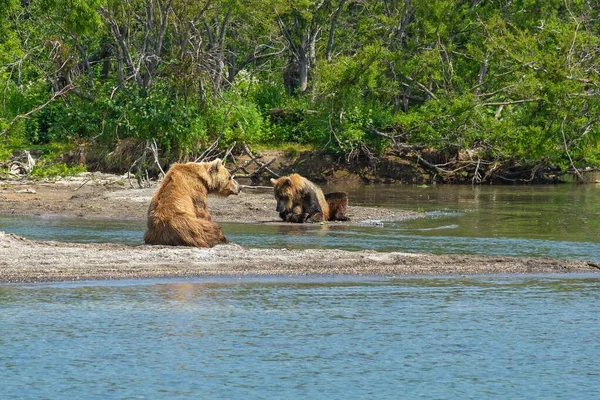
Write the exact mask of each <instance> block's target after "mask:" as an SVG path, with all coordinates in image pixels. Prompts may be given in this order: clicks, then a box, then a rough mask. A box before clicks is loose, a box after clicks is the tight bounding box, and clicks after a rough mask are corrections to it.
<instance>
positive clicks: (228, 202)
mask: <svg viewBox="0 0 600 400" xmlns="http://www.w3.org/2000/svg"><path fill="white" fill-rule="evenodd" d="M154 189H155V188H153V187H152V188H145V189H138V188H133V187H130V184H129V182H128V181H127V180H126V179H123V178H118V177H107V176H100V177H98V176H96V177H94V176H92V177H90V176H89V175H88V176H84V177H80V178H77V179H71V180H70V181H61V182H50V183H48V182H47V183H44V182H35V183H34V182H26V183H23V182H18V183H8V182H5V183H4V184H1V185H0V214H2V215H30V216H41V217H42V216H43V217H77V218H101V219H131V220H144V219H145V216H146V210H147V207H148V203H149V202H150V197H151V196H152V193H153V192H154ZM350 201H351V199H350ZM208 207H209V211H210V212H211V214H212V216H213V219H214V220H216V221H222V222H225V221H235V222H248V223H250V222H252V223H256V222H262V223H268V224H280V223H282V222H280V221H278V219H277V213H276V212H275V210H274V209H275V199H274V197H273V195H272V191H270V190H268V189H246V190H245V191H244V192H242V194H240V195H239V196H231V197H228V198H219V197H210V198H209V202H208ZM348 214H349V216H350V217H351V218H352V221H350V222H344V223H343V224H356V223H361V222H364V221H373V220H385V219H397V218H414V217H418V216H419V215H418V214H415V213H412V212H404V211H398V210H390V209H385V208H379V207H356V206H352V204H351V203H350V207H349V213H348ZM579 272H582V273H600V266H599V265H597V264H595V263H592V262H586V261H574V260H554V259H546V258H513V257H491V256H490V257H487V256H472V255H431V254H414V253H410V254H409V253H398V252H375V251H345V250H314V249H307V250H289V249H249V248H245V247H242V246H239V245H236V244H226V245H220V246H216V247H214V248H210V249H203V248H187V247H169V246H147V245H141V246H131V245H123V244H118V243H114V244H76V243H62V242H52V241H32V240H27V239H24V238H21V237H18V236H15V235H12V234H6V233H2V232H0V282H50V281H73V280H96V279H131V278H157V277H192V276H206V275H209V276H210V275H307V274H311V275H312V274H317V275H387V276H396V275H398V276H400V275H448V274H449V275H471V274H512V273H579Z"/></svg>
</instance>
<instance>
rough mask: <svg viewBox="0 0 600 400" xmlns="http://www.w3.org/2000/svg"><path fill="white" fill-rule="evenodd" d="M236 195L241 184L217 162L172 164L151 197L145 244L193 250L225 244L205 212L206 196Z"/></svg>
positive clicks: (220, 162) (218, 229) (217, 160)
mask: <svg viewBox="0 0 600 400" xmlns="http://www.w3.org/2000/svg"><path fill="white" fill-rule="evenodd" d="M239 192H240V185H239V184H238V183H237V182H236V181H235V180H234V179H233V177H232V176H231V174H230V173H229V171H228V170H227V169H226V168H225V167H224V166H223V163H222V161H221V160H220V159H216V160H214V161H213V162H201V163H195V162H188V163H185V164H179V163H175V164H173V165H172V166H171V168H170V169H169V171H168V172H167V174H166V175H165V177H164V179H163V181H162V183H161V184H160V186H159V188H158V189H157V190H156V192H155V193H154V195H153V196H152V201H151V202H150V207H149V208H148V229H147V230H146V233H145V234H144V242H146V243H147V244H163V245H170V246H196V247H212V246H214V245H216V244H219V243H226V242H227V239H225V236H224V235H223V232H222V231H221V227H220V226H219V224H217V223H216V222H213V221H212V219H211V217H210V214H209V213H208V210H207V208H206V197H207V195H208V194H217V195H220V196H229V195H232V194H238V193H239Z"/></svg>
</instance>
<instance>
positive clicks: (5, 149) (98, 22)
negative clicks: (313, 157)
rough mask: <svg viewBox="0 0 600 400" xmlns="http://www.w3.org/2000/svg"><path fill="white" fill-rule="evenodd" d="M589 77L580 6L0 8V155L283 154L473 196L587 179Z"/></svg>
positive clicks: (41, 2) (545, 2) (587, 13)
mask: <svg viewBox="0 0 600 400" xmlns="http://www.w3.org/2000/svg"><path fill="white" fill-rule="evenodd" d="M599 60H600V7H598V6H597V4H596V2H594V1H586V0H518V1H514V0H492V1H481V0H472V1H460V0H400V1H398V0H318V1H314V0H300V1H294V2H288V1H282V0H274V1H270V2H263V1H259V0H248V1H239V0H202V1H190V0H123V1H121V0H119V1H115V0H28V1H25V0H21V1H18V0H0V88H1V89H2V90H0V147H1V148H0V154H1V155H4V156H5V155H7V154H10V151H11V150H12V149H13V148H17V147H18V148H23V146H27V145H29V146H47V145H51V144H57V143H63V144H71V145H73V144H81V143H93V144H94V145H101V146H104V147H105V148H106V149H114V148H115V147H116V145H117V143H118V142H119V141H121V140H123V139H133V140H138V141H141V142H143V141H151V140H155V141H156V143H157V145H158V147H159V149H160V152H161V155H163V156H164V157H166V159H167V160H175V159H182V158H190V157H193V156H194V155H197V154H201V153H202V151H203V150H204V149H206V148H207V147H208V146H210V145H211V144H213V143H214V142H215V141H217V140H218V145H219V146H220V147H221V148H222V149H226V148H229V147H230V146H232V145H234V144H235V143H241V142H245V143H247V144H249V145H253V146H258V147H261V148H265V147H273V148H282V147H285V146H286V144H288V143H289V144H292V145H295V146H308V147H310V148H314V149H326V150H328V151H331V152H335V153H341V154H344V155H346V159H348V160H350V161H353V160H358V159H359V158H360V157H361V156H364V155H365V154H366V155H368V156H369V157H370V159H371V160H373V159H377V158H378V157H380V156H381V155H383V154H384V153H386V152H393V153H394V154H396V155H401V156H405V157H408V158H410V159H411V160H413V161H415V162H423V163H424V165H426V166H428V167H429V168H433V169H434V170H436V171H437V172H439V173H442V172H448V169H449V168H448V167H447V165H446V164H447V162H448V161H449V160H454V161H455V162H457V163H458V162H462V163H463V164H461V165H458V164H456V165H455V166H456V167H457V169H460V170H461V171H463V172H465V171H466V175H465V176H464V177H463V178H464V179H472V180H473V181H478V182H479V181H481V182H483V181H486V180H487V178H489V177H490V176H492V175H493V174H499V173H503V172H502V171H504V172H506V170H507V167H508V166H515V165H520V166H525V167H527V168H529V170H530V171H532V174H533V173H535V172H536V171H542V170H544V169H551V170H561V171H565V170H567V169H575V168H582V167H586V166H600V96H599V89H600V86H599V85H600V61H599ZM16 144H18V146H17V145H16ZM425 149H427V150H435V151H436V152H437V154H443V155H445V157H446V158H445V160H443V161H444V162H441V161H439V160H438V161H435V160H433V159H427V156H426V152H425V151H424V150H425ZM465 163H466V164H465ZM442 164H443V165H442ZM532 176H533V175H532ZM525 180H526V179H525Z"/></svg>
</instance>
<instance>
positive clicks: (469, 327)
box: [0, 275, 600, 400]
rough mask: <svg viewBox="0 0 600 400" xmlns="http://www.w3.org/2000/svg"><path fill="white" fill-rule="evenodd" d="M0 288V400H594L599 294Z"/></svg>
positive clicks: (449, 281)
mask: <svg viewBox="0 0 600 400" xmlns="http://www.w3.org/2000/svg"><path fill="white" fill-rule="evenodd" d="M209 279H210V280H207V279H204V280H202V279H196V280H186V281H181V280H177V281H174V280H154V281H117V282H88V283H85V282H84V283H69V284H43V285H0V310H1V313H0V315H1V317H0V318H1V321H2V323H1V324H0V394H1V398H2V399H7V400H11V399H20V400H21V399H71V398H72V399H77V398H80V399H84V398H85V399H198V398H222V399H236V398H252V399H261V398H264V399H271V398H286V399H353V398H406V399H456V398H461V399H463V398H464V399H597V398H600V371H599V369H598V364H597V360H598V359H599V358H600V340H598V327H599V326H600V278H599V277H597V276H585V275H577V276H569V277H567V278H565V277H557V276H513V277H506V276H491V277H490V276H488V277H478V278H457V277H453V278H450V277H437V278H424V279H423V278H417V277H415V278H402V279H393V278H372V277H371V278H369V277H366V278H359V277H351V278H317V277H306V278H303V279H301V280H298V278H296V279H291V278H290V279H286V278H264V277H260V278H258V277H257V278H242V279H238V278H209Z"/></svg>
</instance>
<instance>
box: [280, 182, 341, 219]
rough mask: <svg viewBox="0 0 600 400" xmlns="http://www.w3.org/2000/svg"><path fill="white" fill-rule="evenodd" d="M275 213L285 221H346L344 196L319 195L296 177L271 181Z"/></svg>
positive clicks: (319, 189)
mask: <svg viewBox="0 0 600 400" xmlns="http://www.w3.org/2000/svg"><path fill="white" fill-rule="evenodd" d="M271 183H272V184H273V190H274V192H275V199H276V200H277V207H276V210H277V212H278V213H279V217H280V218H281V219H282V220H283V221H285V222H295V223H304V222H323V221H348V219H349V218H348V217H347V216H346V212H347V209H348V195H347V194H346V193H343V192H334V193H328V194H323V191H322V190H321V188H319V187H318V186H317V185H315V184H314V183H312V182H311V181H309V180H308V179H306V178H304V177H303V176H301V175H299V174H291V175H289V176H283V177H281V178H279V179H271Z"/></svg>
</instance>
